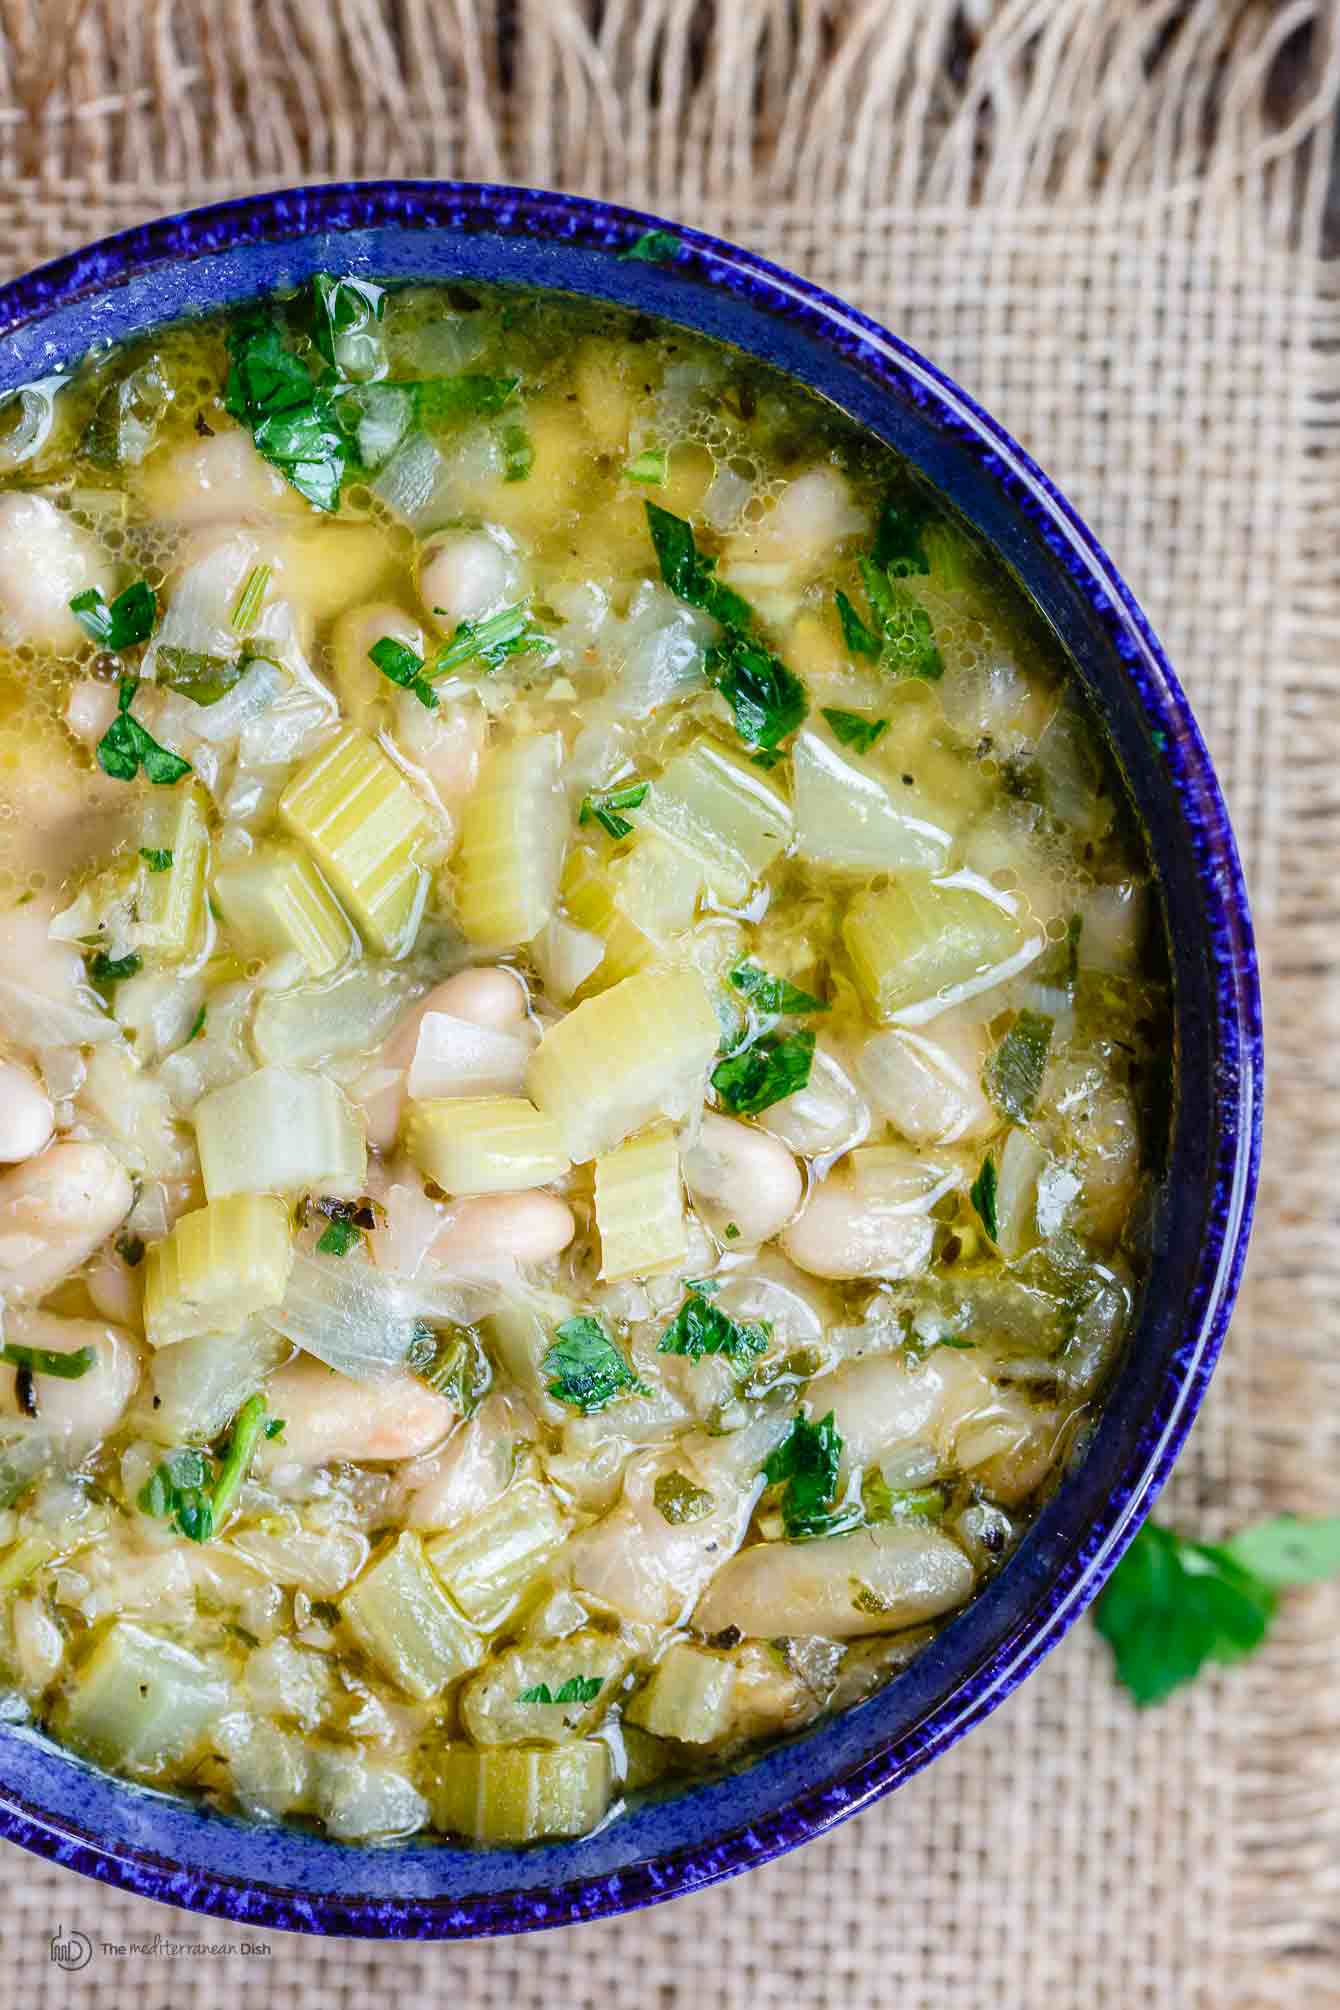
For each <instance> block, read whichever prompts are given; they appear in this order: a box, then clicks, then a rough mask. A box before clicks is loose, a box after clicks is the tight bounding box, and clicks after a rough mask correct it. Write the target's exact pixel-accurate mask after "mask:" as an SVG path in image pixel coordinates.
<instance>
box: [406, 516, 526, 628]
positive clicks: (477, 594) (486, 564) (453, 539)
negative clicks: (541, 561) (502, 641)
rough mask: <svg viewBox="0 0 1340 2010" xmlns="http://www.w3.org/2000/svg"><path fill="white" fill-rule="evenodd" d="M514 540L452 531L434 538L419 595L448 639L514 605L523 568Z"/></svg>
mask: <svg viewBox="0 0 1340 2010" xmlns="http://www.w3.org/2000/svg"><path fill="white" fill-rule="evenodd" d="M509 546H510V540H507V541H504V535H503V533H501V532H497V531H494V530H491V529H484V530H451V531H446V532H444V533H443V535H442V536H441V537H438V538H434V539H433V541H432V543H431V544H429V545H428V546H427V548H426V549H425V551H424V554H423V558H422V561H421V563H420V566H419V593H420V595H421V596H422V599H423V604H424V606H425V607H426V608H427V609H428V611H429V613H430V614H431V616H432V618H433V620H434V621H435V622H436V623H437V625H438V627H439V628H440V629H441V630H442V633H443V634H444V635H447V634H450V632H451V630H452V629H453V628H455V627H456V625H457V623H458V622H461V621H478V620H479V618H480V616H481V615H485V614H492V613H494V612H495V611H496V610H497V609H498V608H500V607H505V606H506V605H507V603H508V601H510V600H514V599H515V598H516V596H517V592H518V590H519V587H520V582H521V568H520V565H519V564H518V562H517V558H516V554H515V551H514V550H513V549H510V548H509Z"/></svg>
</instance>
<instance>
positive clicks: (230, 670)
mask: <svg viewBox="0 0 1340 2010" xmlns="http://www.w3.org/2000/svg"><path fill="white" fill-rule="evenodd" d="M255 660H256V659H255V657H254V655H253V656H247V657H246V658H245V659H244V658H243V657H242V656H240V655H238V656H215V655H213V654H210V653H208V652H206V651H205V650H203V649H177V648H175V647H174V646H173V645H172V644H171V643H168V644H166V645H164V644H163V643H161V642H160V643H159V645H158V653H157V655H156V657H155V659H154V671H155V674H156V676H157V678H158V682H159V683H160V684H165V685H166V686H167V688H168V690H169V691H176V692H178V693H179V694H180V696H181V697H183V698H189V699H190V701H191V703H192V704H193V705H217V704H218V702H219V700H220V698H226V697H227V696H228V693H229V692H230V691H231V690H232V688H233V686H234V685H235V684H238V683H240V682H241V680H242V673H243V671H244V670H246V669H247V668H249V666H250V665H251V663H253V662H254V661H255Z"/></svg>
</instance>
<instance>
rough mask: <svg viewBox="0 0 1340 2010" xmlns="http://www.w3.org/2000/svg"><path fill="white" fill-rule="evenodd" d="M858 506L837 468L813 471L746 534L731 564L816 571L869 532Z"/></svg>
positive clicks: (735, 544)
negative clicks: (839, 547)
mask: <svg viewBox="0 0 1340 2010" xmlns="http://www.w3.org/2000/svg"><path fill="white" fill-rule="evenodd" d="M865 522H866V519H865V515H864V513H863V512H862V511H861V510H858V509H857V508H856V507H855V506H854V505H853V503H852V499H851V488H850V486H849V484H848V482H847V478H846V476H845V475H843V474H841V473H839V471H838V469H837V468H835V467H830V466H828V465H821V466H819V467H813V468H807V469H806V470H805V472H804V474H801V475H797V476H796V478H795V480H794V481H791V482H788V483H787V485H786V487H785V488H784V489H783V490H782V493H781V495H780V496H779V497H778V499H777V504H776V507H775V508H774V509H772V510H770V511H769V513H768V515H767V516H765V517H764V519H763V521H762V522H761V523H760V524H759V525H758V526H757V528H755V529H750V530H747V531H740V532H738V533H737V535H736V536H735V537H733V538H732V539H731V540H730V543H729V545H728V546H727V553H728V557H727V560H726V563H735V564H745V565H749V564H758V563H770V562H772V561H782V560H784V561H786V562H787V563H788V564H789V565H791V566H793V567H795V568H796V570H798V571H807V570H810V569H812V568H813V567H814V566H815V565H816V564H818V563H819V562H820V561H821V560H822V559H824V558H826V557H827V555H828V553H829V552H830V551H831V550H832V549H833V547H834V545H836V544H840V543H841V542H842V539H843V538H844V537H850V536H852V535H853V534H854V533H855V532H856V531H858V530H861V529H863V528H864V527H865Z"/></svg>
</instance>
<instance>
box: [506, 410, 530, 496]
mask: <svg viewBox="0 0 1340 2010" xmlns="http://www.w3.org/2000/svg"><path fill="white" fill-rule="evenodd" d="M502 450H503V480H504V481H505V482H524V481H525V479H526V477H527V475H528V474H529V473H530V471H531V469H532V468H533V467H534V465H535V447H534V444H533V442H532V440H531V437H530V434H529V433H528V432H527V431H526V429H525V427H524V426H522V425H518V424H517V423H515V422H513V423H512V424H511V425H508V426H504V427H503V429H502Z"/></svg>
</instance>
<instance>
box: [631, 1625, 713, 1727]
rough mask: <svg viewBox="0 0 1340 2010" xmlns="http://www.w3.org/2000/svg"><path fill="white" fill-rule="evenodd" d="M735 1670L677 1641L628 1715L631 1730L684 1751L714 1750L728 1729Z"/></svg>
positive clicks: (640, 1692)
mask: <svg viewBox="0 0 1340 2010" xmlns="http://www.w3.org/2000/svg"><path fill="white" fill-rule="evenodd" d="M734 1701H735V1664H734V1662H732V1661H726V1660H723V1658H722V1656H721V1655H719V1654H709V1653H708V1652H707V1650H706V1649H705V1648H702V1647H690V1646H689V1645H688V1644H687V1642H685V1641H676V1642H675V1643H674V1645H673V1646H671V1647H668V1648H667V1649H666V1651H665V1654H664V1656H663V1657H662V1659H661V1660H660V1661H659V1662H658V1663H657V1664H656V1667H655V1669H654V1670H653V1672H652V1677H651V1680H650V1681H649V1682H648V1683H647V1685H646V1687H645V1688H643V1689H639V1690H638V1692H637V1694H636V1696H634V1698H633V1700H632V1702H631V1703H630V1704H629V1705H628V1708H627V1710H626V1711H625V1713H624V1714H625V1716H626V1717H627V1719H628V1721H629V1723H630V1724H637V1725H640V1726H641V1728H642V1729H643V1730H644V1731H650V1732H651V1734H652V1736H653V1737H656V1738H674V1739H676V1740H677V1741H678V1742H679V1743H680V1744H681V1745H710V1744H713V1743H714V1742H715V1740H716V1739H718V1738H720V1737H722V1736H724V1734H725V1733H726V1731H727V1730H729V1728H730V1721H731V1715H732V1711H733V1707H734Z"/></svg>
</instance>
